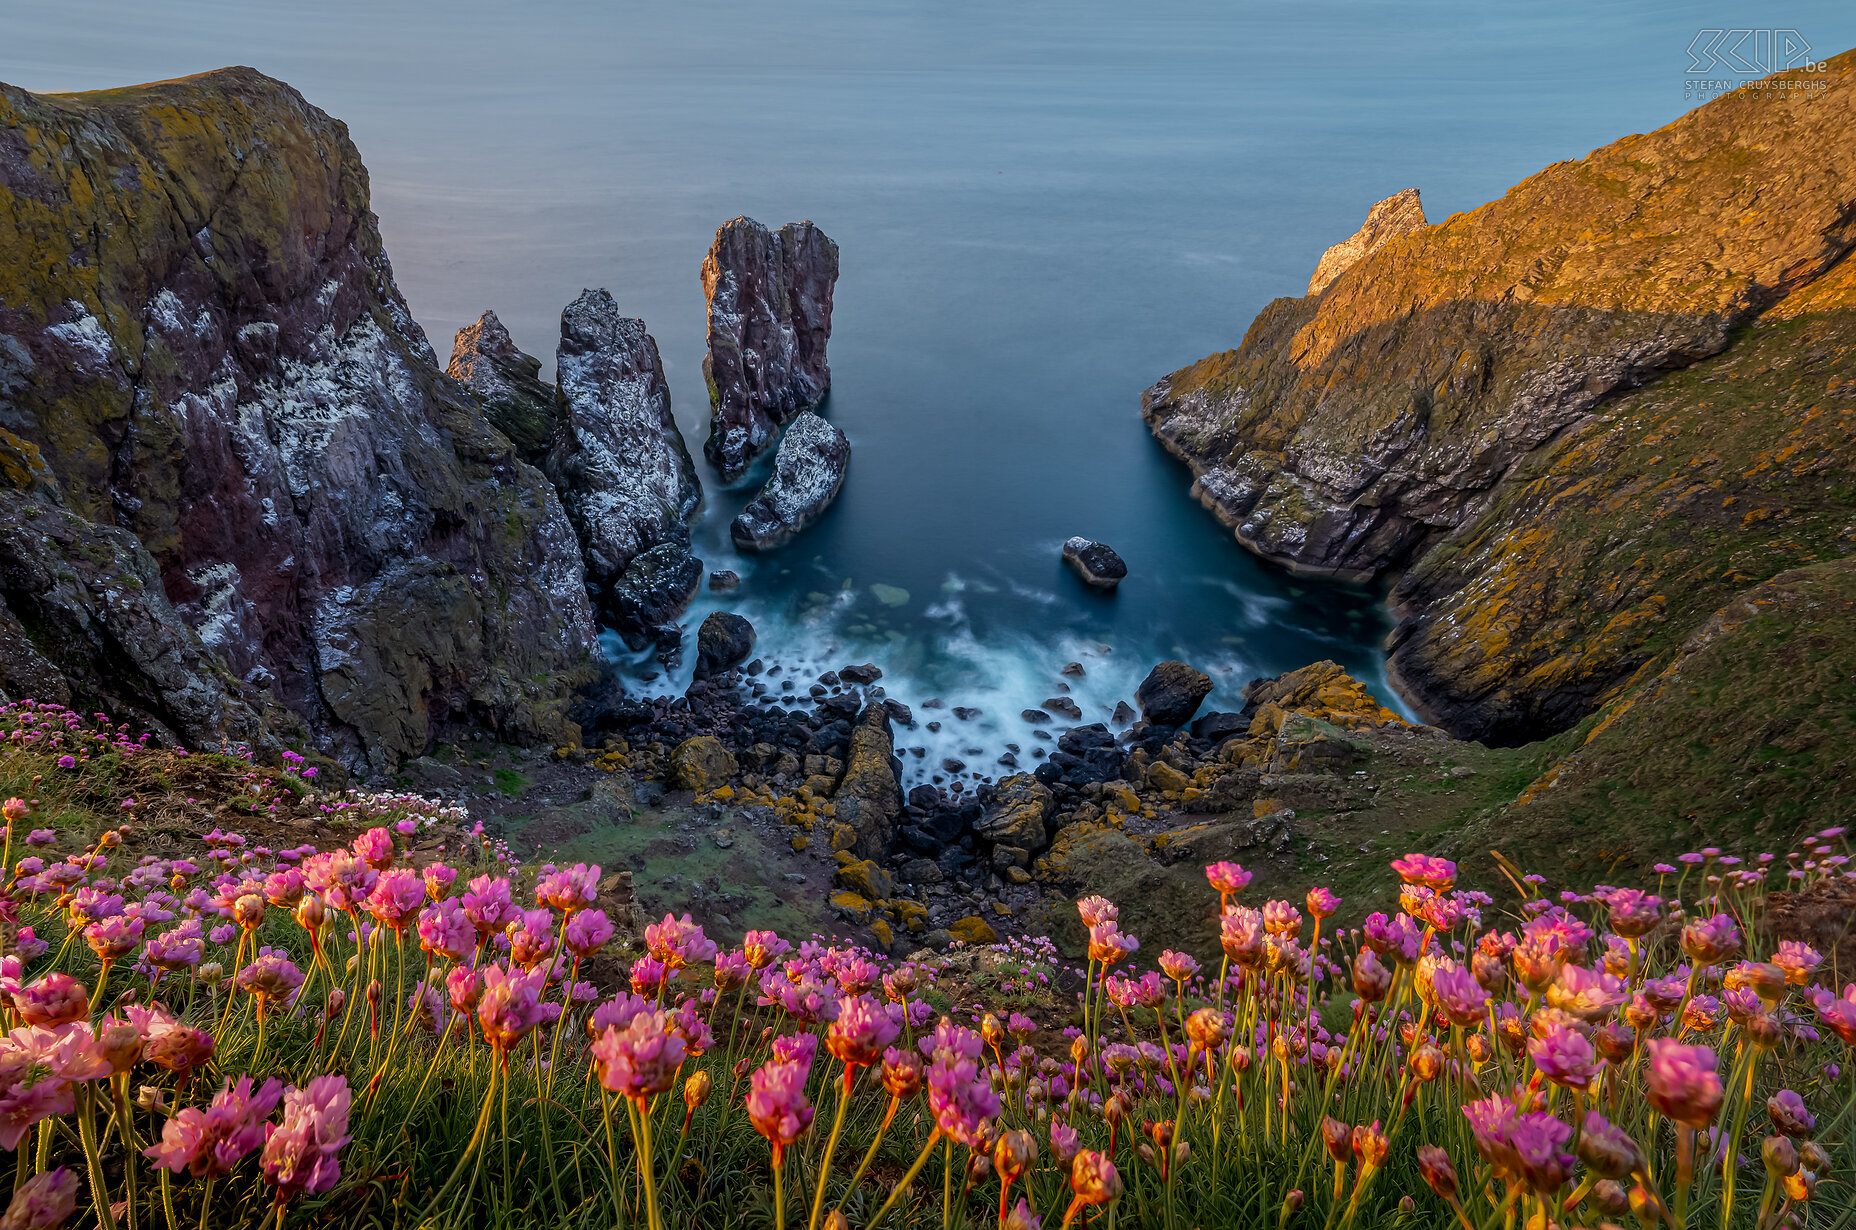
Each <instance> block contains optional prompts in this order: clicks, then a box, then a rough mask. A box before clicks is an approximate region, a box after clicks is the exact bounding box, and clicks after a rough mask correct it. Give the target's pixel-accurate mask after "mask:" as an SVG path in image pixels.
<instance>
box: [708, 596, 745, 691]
mask: <svg viewBox="0 0 1856 1230" xmlns="http://www.w3.org/2000/svg"><path fill="white" fill-rule="evenodd" d="M753 652H754V625H753V624H751V623H749V622H748V621H747V620H746V619H744V618H743V617H742V616H740V615H736V614H735V613H734V612H732V611H715V612H712V613H711V614H710V615H709V617H708V618H707V619H704V620H703V621H702V627H700V628H698V629H697V630H696V678H698V679H707V678H709V677H710V676H711V675H719V674H721V673H722V672H723V671H725V670H727V669H729V668H730V667H733V666H740V665H741V664H742V663H743V662H745V661H747V660H748V655H749V654H750V653H753Z"/></svg>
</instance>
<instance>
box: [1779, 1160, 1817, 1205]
mask: <svg viewBox="0 0 1856 1230" xmlns="http://www.w3.org/2000/svg"><path fill="white" fill-rule="evenodd" d="M1779 1185H1780V1186H1781V1187H1783V1188H1784V1189H1785V1197H1786V1199H1788V1200H1796V1201H1797V1202H1798V1203H1800V1204H1804V1203H1806V1202H1808V1201H1809V1200H1810V1199H1811V1197H1813V1196H1815V1195H1817V1174H1816V1172H1814V1171H1810V1170H1806V1169H1805V1168H1804V1167H1802V1166H1800V1167H1799V1168H1798V1169H1797V1170H1794V1171H1792V1173H1790V1174H1788V1175H1786V1176H1785V1177H1784V1178H1782V1179H1780V1180H1779Z"/></svg>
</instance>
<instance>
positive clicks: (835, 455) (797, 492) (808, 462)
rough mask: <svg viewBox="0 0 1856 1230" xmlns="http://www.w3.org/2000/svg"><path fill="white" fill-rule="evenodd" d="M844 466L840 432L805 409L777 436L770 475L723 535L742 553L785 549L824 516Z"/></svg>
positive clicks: (847, 453) (845, 447)
mask: <svg viewBox="0 0 1856 1230" xmlns="http://www.w3.org/2000/svg"><path fill="white" fill-rule="evenodd" d="M850 464H851V442H850V441H849V440H848V439H846V438H845V435H844V433H843V432H842V431H839V430H838V428H837V427H836V426H834V425H833V424H831V423H828V422H826V421H825V420H824V419H822V418H820V417H819V416H818V415H816V414H814V413H812V412H811V411H810V410H807V411H805V412H804V413H802V414H801V415H800V416H799V417H798V418H796V419H794V420H793V422H792V425H791V426H790V427H788V428H787V429H786V434H785V435H784V436H782V437H781V438H780V448H779V451H778V452H777V453H775V454H774V458H773V473H772V475H771V476H769V477H768V479H767V483H766V485H765V486H763V487H762V488H761V489H760V492H759V493H758V494H757V495H755V497H754V498H753V499H752V500H749V501H748V505H747V507H746V508H743V509H742V510H741V514H740V515H739V516H737V517H736V518H735V519H734V521H733V522H731V523H730V524H729V527H728V536H729V537H730V538H731V539H733V540H734V543H735V546H736V547H738V548H740V549H741V550H743V551H772V550H774V549H775V548H778V547H783V546H785V545H786V544H787V543H789V542H791V541H792V540H793V539H794V538H795V537H796V536H797V535H798V534H799V532H800V531H801V530H803V529H805V528H806V527H807V526H809V525H811V524H812V523H813V522H814V521H817V520H818V519H819V518H820V517H822V516H824V514H825V510H826V509H827V508H829V507H831V502H832V501H833V500H835V499H837V498H838V491H839V489H840V488H842V487H843V486H844V472H845V470H846V469H847V468H849V466H850Z"/></svg>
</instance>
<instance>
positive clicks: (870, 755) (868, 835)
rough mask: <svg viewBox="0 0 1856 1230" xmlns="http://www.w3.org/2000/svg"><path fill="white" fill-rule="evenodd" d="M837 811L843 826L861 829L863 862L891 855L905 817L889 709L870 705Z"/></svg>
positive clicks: (855, 738) (854, 741)
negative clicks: (898, 826) (899, 823)
mask: <svg viewBox="0 0 1856 1230" xmlns="http://www.w3.org/2000/svg"><path fill="white" fill-rule="evenodd" d="M832 810H833V813H834V814H835V815H836V816H837V818H838V821H839V823H841V824H848V825H850V826H851V827H852V828H853V829H855V830H856V832H857V844H856V846H855V847H854V849H855V850H856V852H857V854H858V856H859V857H862V858H881V857H883V856H884V855H885V854H886V853H888V851H889V843H890V839H891V838H892V837H893V836H894V834H895V825H896V819H897V817H899V816H900V815H901V814H902V784H901V765H900V763H899V762H898V761H897V760H896V757H895V745H894V743H893V742H892V739H891V735H890V729H889V710H887V709H885V708H884V707H883V705H882V704H881V702H878V703H874V704H869V705H865V706H864V710H863V712H862V713H860V714H859V715H858V717H857V725H856V727H855V728H854V729H853V730H852V732H851V750H850V758H849V760H848V761H847V762H846V763H845V766H844V779H843V780H842V781H841V782H839V783H838V789H837V793H836V794H834V795H833V796H832Z"/></svg>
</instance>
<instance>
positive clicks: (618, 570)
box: [548, 290, 702, 637]
mask: <svg viewBox="0 0 1856 1230" xmlns="http://www.w3.org/2000/svg"><path fill="white" fill-rule="evenodd" d="M555 366H556V370H557V375H558V377H559V380H560V386H559V400H560V409H559V414H560V423H559V425H558V427H557V429H556V433H555V446H554V452H553V454H552V455H551V456H550V458H549V466H548V472H549V475H550V477H552V478H553V479H554V481H555V484H556V485H557V486H558V487H559V488H560V492H561V503H562V504H563V505H564V506H565V507H566V509H567V516H568V519H569V520H570V521H572V522H573V526H574V529H575V531H576V532H577V533H578V534H579V535H580V542H581V545H582V547H583V548H584V549H585V551H586V573H587V584H588V585H590V586H591V587H592V588H593V590H594V593H595V594H596V595H598V596H599V598H600V606H601V608H602V610H604V611H606V612H608V613H609V614H610V615H611V616H612V617H613V618H615V619H619V620H621V621H622V622H621V627H620V631H621V632H624V633H626V634H627V635H628V637H631V636H633V635H645V634H646V633H647V632H648V630H649V629H651V628H653V627H656V626H658V625H659V624H660V623H662V622H663V621H664V620H665V619H674V618H675V617H676V616H677V615H678V614H681V613H682V605H679V606H678V607H677V608H676V609H675V610H674V611H667V612H666V611H665V610H664V609H661V607H660V605H659V604H658V603H656V602H647V603H645V606H646V607H647V608H648V609H650V610H652V611H656V612H657V615H656V616H655V617H654V622H651V623H645V624H627V623H625V622H623V621H625V620H629V619H631V618H633V617H634V615H635V613H636V611H637V609H638V598H639V595H640V594H641V593H643V592H645V591H650V590H656V591H657V592H658V593H659V594H660V596H661V595H662V594H665V593H668V591H667V590H657V587H658V586H659V584H660V582H661V580H662V579H663V578H664V577H667V576H668V574H667V573H665V572H664V569H663V566H662V564H661V563H655V564H653V565H652V566H651V568H650V569H649V570H648V573H649V575H648V576H647V577H645V578H637V577H627V576H626V573H627V570H628V568H629V567H630V565H631V563H632V561H633V560H634V559H636V558H637V557H638V556H639V555H640V554H641V553H643V552H646V551H650V550H653V549H655V548H659V547H663V546H665V545H667V544H674V543H687V541H688V537H689V530H688V527H687V526H686V524H685V518H687V517H688V516H689V515H690V514H691V513H693V512H695V511H696V507H697V505H698V504H700V503H701V502H702V485H701V483H699V482H698V481H697V478H696V466H695V463H694V462H692V461H691V460H690V454H689V450H688V449H686V448H685V447H684V446H683V434H682V433H681V432H680V431H678V430H677V421H676V419H675V418H673V417H672V416H671V413H670V388H669V386H668V385H667V384H665V382H664V367H663V363H662V361H661V360H659V358H658V354H657V342H656V341H655V340H654V339H653V338H652V337H651V335H650V334H649V333H646V332H645V329H644V322H643V321H642V320H638V319H636V318H634V317H630V316H623V315H621V314H620V313H619V306H618V304H617V303H616V302H615V301H614V300H613V298H612V296H611V295H610V294H608V293H607V292H606V291H603V290H587V291H582V292H581V293H580V297H579V298H578V299H575V300H574V301H573V302H572V303H570V304H568V305H567V308H566V310H565V311H563V312H562V313H561V344H560V349H559V351H558V352H557V356H556V361H555ZM683 558H684V559H685V560H687V559H688V558H689V552H688V550H687V547H686V548H685V549H684V550H683ZM678 567H679V569H680V570H687V566H686V565H685V564H681V563H680V564H679V565H678ZM698 568H699V569H700V565H698ZM698 581H699V582H700V574H699V575H698ZM690 590H691V591H693V590H694V585H692V586H691V587H690ZM687 603H688V598H687V597H685V598H684V600H683V605H687Z"/></svg>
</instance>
